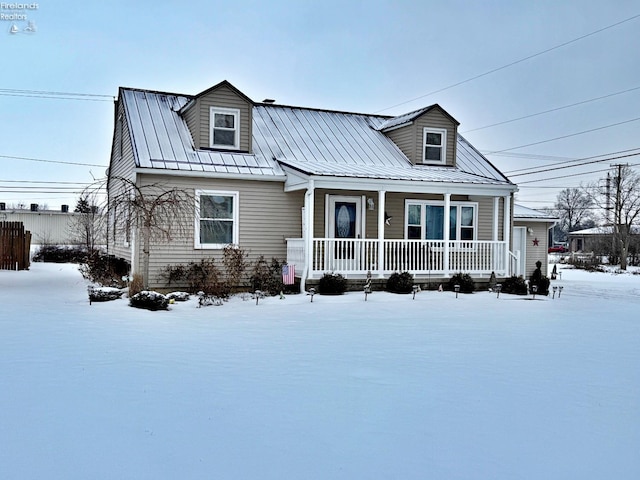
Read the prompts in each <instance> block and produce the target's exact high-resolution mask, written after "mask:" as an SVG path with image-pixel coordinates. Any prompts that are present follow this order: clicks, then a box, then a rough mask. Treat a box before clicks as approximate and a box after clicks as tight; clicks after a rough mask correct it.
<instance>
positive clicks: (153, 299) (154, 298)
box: [129, 290, 169, 310]
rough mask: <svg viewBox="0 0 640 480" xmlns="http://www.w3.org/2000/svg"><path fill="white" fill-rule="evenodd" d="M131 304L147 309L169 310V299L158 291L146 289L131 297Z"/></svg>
mask: <svg viewBox="0 0 640 480" xmlns="http://www.w3.org/2000/svg"><path fill="white" fill-rule="evenodd" d="M129 305H130V306H132V307H135V308H145V309H147V310H168V309H169V299H168V298H167V297H165V296H164V295H162V294H161V293H158V292H153V291H149V290H144V291H142V292H140V293H136V294H135V295H134V296H133V297H131V298H130V299H129Z"/></svg>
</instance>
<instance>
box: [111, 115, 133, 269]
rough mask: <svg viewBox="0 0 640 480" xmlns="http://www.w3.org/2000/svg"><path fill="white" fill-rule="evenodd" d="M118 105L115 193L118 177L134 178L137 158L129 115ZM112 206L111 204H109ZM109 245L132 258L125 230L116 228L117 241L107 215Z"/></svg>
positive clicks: (113, 155) (113, 161)
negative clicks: (128, 121) (132, 142)
mask: <svg viewBox="0 0 640 480" xmlns="http://www.w3.org/2000/svg"><path fill="white" fill-rule="evenodd" d="M119 105H120V106H119V107H118V115H117V116H116V125H115V128H114V139H113V146H112V150H111V163H110V166H109V192H110V194H115V193H116V192H117V180H115V181H114V179H117V178H125V179H128V180H133V178H134V173H133V171H134V168H135V159H134V154H133V145H132V144H131V135H130V132H129V125H128V123H127V117H126V115H124V111H123V108H122V106H121V104H119ZM109 208H111V206H109ZM121 214H122V212H118V211H116V215H117V216H118V217H120V215H121ZM107 222H108V225H107V229H106V230H107V232H106V233H107V234H108V238H107V245H108V248H109V253H110V254H111V255H115V256H117V257H120V258H124V259H126V260H130V257H131V248H130V247H129V246H125V232H124V231H123V229H122V226H121V225H119V226H117V227H116V229H115V234H116V235H115V241H114V232H113V228H114V226H113V218H112V216H111V215H107Z"/></svg>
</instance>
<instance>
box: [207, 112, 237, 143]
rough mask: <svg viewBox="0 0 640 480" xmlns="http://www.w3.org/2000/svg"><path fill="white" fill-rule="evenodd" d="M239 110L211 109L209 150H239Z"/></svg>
mask: <svg viewBox="0 0 640 480" xmlns="http://www.w3.org/2000/svg"><path fill="white" fill-rule="evenodd" d="M239 121H240V110H238V109H236V108H217V107H211V110H210V132H209V146H210V147H211V148H228V149H232V150H238V148H240V123H239Z"/></svg>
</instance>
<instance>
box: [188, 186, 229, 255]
mask: <svg viewBox="0 0 640 480" xmlns="http://www.w3.org/2000/svg"><path fill="white" fill-rule="evenodd" d="M201 195H205V196H220V197H233V234H232V236H233V238H232V242H231V245H239V244H240V235H239V232H240V227H239V224H238V220H239V218H240V215H239V212H240V192H237V191H225V190H196V194H195V200H196V201H195V226H194V227H195V236H194V248H195V249H197V250H205V249H210V250H221V249H223V248H225V247H226V246H227V245H230V244H228V243H200V196H201Z"/></svg>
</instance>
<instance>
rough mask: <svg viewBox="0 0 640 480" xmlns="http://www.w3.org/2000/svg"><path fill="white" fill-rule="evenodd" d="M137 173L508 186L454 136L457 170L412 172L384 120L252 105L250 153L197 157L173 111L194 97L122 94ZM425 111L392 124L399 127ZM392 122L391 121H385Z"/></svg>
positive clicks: (426, 168) (198, 152) (183, 124)
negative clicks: (297, 174) (289, 171)
mask: <svg viewBox="0 0 640 480" xmlns="http://www.w3.org/2000/svg"><path fill="white" fill-rule="evenodd" d="M121 96H122V101H123V102H124V108H125V113H126V116H127V121H128V124H129V128H130V131H131V137H132V141H133V145H134V152H135V159H136V166H137V167H140V168H157V169H168V170H176V171H190V172H208V173H211V175H212V176H215V175H217V174H241V175H249V176H256V177H261V178H263V179H266V178H265V177H282V178H285V173H284V171H283V170H282V168H281V166H280V163H282V165H286V166H289V167H291V168H294V169H296V170H298V171H301V172H304V173H306V174H309V175H321V176H335V177H353V178H369V179H372V178H373V179H389V180H412V181H428V182H449V183H466V184H491V185H512V184H511V182H509V180H508V179H507V178H506V177H504V175H502V174H501V173H500V172H499V171H498V170H497V169H496V168H495V167H493V165H491V163H490V162H489V161H488V160H487V159H486V158H485V157H484V156H482V155H481V154H480V153H479V152H478V151H477V150H476V149H475V148H473V147H472V146H471V145H470V144H469V143H468V142H467V141H466V140H465V139H464V138H463V137H462V136H458V143H457V150H458V155H457V166H456V167H455V168H451V167H437V166H435V167H434V166H427V165H425V166H422V165H412V164H411V162H410V161H409V159H408V158H407V157H406V156H405V155H404V153H403V152H402V151H401V150H400V149H399V148H398V147H397V146H396V145H395V144H394V143H393V142H392V141H391V140H390V139H389V138H388V137H387V136H386V135H385V134H384V133H382V132H381V131H380V130H381V126H382V125H385V124H388V122H389V120H390V119H389V118H388V117H382V116H374V115H364V114H357V113H346V112H333V111H325V110H315V109H307V108H299V107H285V106H279V105H265V104H258V105H255V106H254V107H253V138H252V147H253V153H251V154H250V153H237V152H224V151H213V150H199V149H196V148H195V146H194V142H193V138H192V137H191V133H190V132H189V129H188V127H187V124H186V122H185V120H184V119H183V118H182V117H181V116H180V115H179V113H178V111H179V110H180V109H181V108H183V107H184V105H186V104H187V102H189V101H190V100H192V99H193V97H189V96H184V95H176V94H170V93H160V92H150V91H145V90H134V89H121ZM429 108H432V107H426V109H421V110H416V111H415V112H411V114H407V115H403V116H401V117H396V118H399V119H401V121H402V122H405V121H406V117H408V116H411V117H415V116H417V115H419V114H420V112H422V111H426V110H427V109H429ZM391 120H393V119H391Z"/></svg>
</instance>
